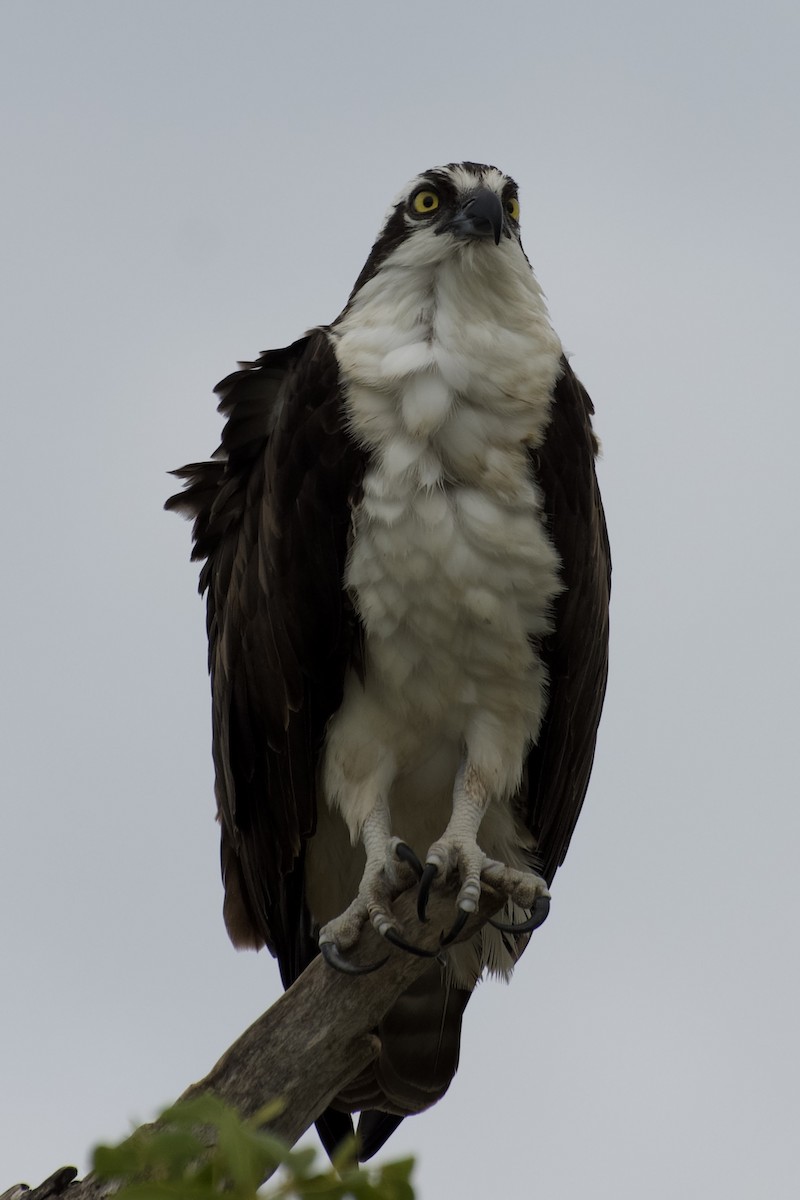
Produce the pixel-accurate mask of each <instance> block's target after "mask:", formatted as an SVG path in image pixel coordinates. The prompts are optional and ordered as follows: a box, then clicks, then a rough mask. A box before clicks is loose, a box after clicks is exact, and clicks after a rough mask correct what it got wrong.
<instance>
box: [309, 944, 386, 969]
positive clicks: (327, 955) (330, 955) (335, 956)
mask: <svg viewBox="0 0 800 1200" xmlns="http://www.w3.org/2000/svg"><path fill="white" fill-rule="evenodd" d="M319 951H320V954H321V955H322V957H323V958H324V959H325V962H326V963H327V964H328V966H329V967H333V969H334V971H341V972H342V974H343V975H369V974H370V973H371V972H372V971H377V970H379V969H380V968H381V967H385V966H386V964H387V962H388V961H389V959H388V958H382V959H381V960H380V962H374V963H364V965H363V966H361V967H360V966H358V964H357V963H351V962H348V961H347V959H346V958H345V957H344V956H343V954H342V952H341V950H340V949H339V947H338V946H337V945H336V943H335V942H323V943H322V945H321V946H320V948H319Z"/></svg>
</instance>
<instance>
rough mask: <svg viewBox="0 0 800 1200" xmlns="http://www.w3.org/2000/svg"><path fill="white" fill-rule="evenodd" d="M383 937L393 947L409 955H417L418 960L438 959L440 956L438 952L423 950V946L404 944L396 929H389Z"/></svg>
mask: <svg viewBox="0 0 800 1200" xmlns="http://www.w3.org/2000/svg"><path fill="white" fill-rule="evenodd" d="M383 936H384V937H385V938H386V941H387V942H391V944H392V945H393V946H397V947H398V949H400V950H405V951H406V952H407V953H408V954H416V956H417V957H418V958H436V957H437V956H438V954H439V951H438V950H423V949H422V947H421V946H412V945H411V943H410V942H404V941H403V939H402V938H401V937H400V934H399V933H397V932H395V930H394V929H387V930H386V933H384V935H383Z"/></svg>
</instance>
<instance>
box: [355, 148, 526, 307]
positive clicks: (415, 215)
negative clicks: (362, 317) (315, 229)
mask: <svg viewBox="0 0 800 1200" xmlns="http://www.w3.org/2000/svg"><path fill="white" fill-rule="evenodd" d="M519 215H520V210H519V198H518V194H517V185H516V183H515V182H514V180H513V179H511V177H510V176H508V175H504V174H503V172H502V171H499V170H498V169H497V167H491V166H485V165H484V164H482V163H471V162H463V163H450V164H448V165H447V166H445V167H434V168H432V169H431V170H429V171H423V173H422V174H421V175H417V176H416V178H414V179H412V180H411V182H410V183H409V184H407V185H406V187H405V188H403V190H402V192H401V193H400V194H399V196H397V198H396V199H395V201H394V203H393V205H392V207H391V208H390V209H389V212H388V213H387V216H386V219H385V221H384V224H383V227H382V229H381V231H380V233H379V235H378V237H377V240H376V241H375V245H374V246H373V247H372V252H371V253H370V256H369V258H368V259H367V261H366V263H365V264H364V268H363V270H362V272H361V274H360V275H359V277H358V280H357V281H356V284H355V287H354V288H353V293H352V295H351V300H352V298H353V296H355V294H356V293H357V292H358V291H359V290H360V289H361V288H362V287H363V286H364V284H366V283H367V282H368V281H369V280H370V279H372V278H373V277H374V276H375V275H376V274H377V273H378V271H381V270H383V269H384V267H387V266H392V267H394V266H397V267H401V268H403V267H412V268H413V267H430V266H436V265H437V264H439V263H442V262H444V261H446V260H447V259H448V258H449V257H452V256H456V255H464V254H468V255H475V254H478V255H480V256H481V257H483V255H486V254H491V253H492V252H495V253H496V252H498V251H502V244H505V245H506V246H507V247H508V250H509V251H511V252H512V253H515V254H518V255H522V256H523V257H524V255H523V252H522V248H521V245H520V240H519ZM501 243H502V244H501Z"/></svg>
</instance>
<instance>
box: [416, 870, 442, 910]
mask: <svg viewBox="0 0 800 1200" xmlns="http://www.w3.org/2000/svg"><path fill="white" fill-rule="evenodd" d="M438 872H439V868H438V866H437V865H436V863H430V862H429V863H426V864H425V869H424V871H423V872H422V875H421V876H420V880H419V893H418V895H417V916H418V917H419V919H420V921H421V922H422V924H423V925H427V923H428V918H427V917H426V915H425V913H426V912H427V909H428V900H429V899H430V894H431V884H432V883H433V881H434V879H435V878H436V876H437V874H438Z"/></svg>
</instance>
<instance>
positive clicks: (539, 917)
mask: <svg viewBox="0 0 800 1200" xmlns="http://www.w3.org/2000/svg"><path fill="white" fill-rule="evenodd" d="M549 912H550V897H549V896H537V897H536V899H535V900H534V902H533V908H532V909H531V915H530V916H529V917H528V919H527V921H523V922H522V924H521V925H509V924H508V923H507V922H505V921H490V922H489V924H490V925H493V926H494V928H495V929H502V931H503V933H533V931H534V929H538V928H539V926H540V925H544V923H545V921H546V920H547V917H548V914H549Z"/></svg>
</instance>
